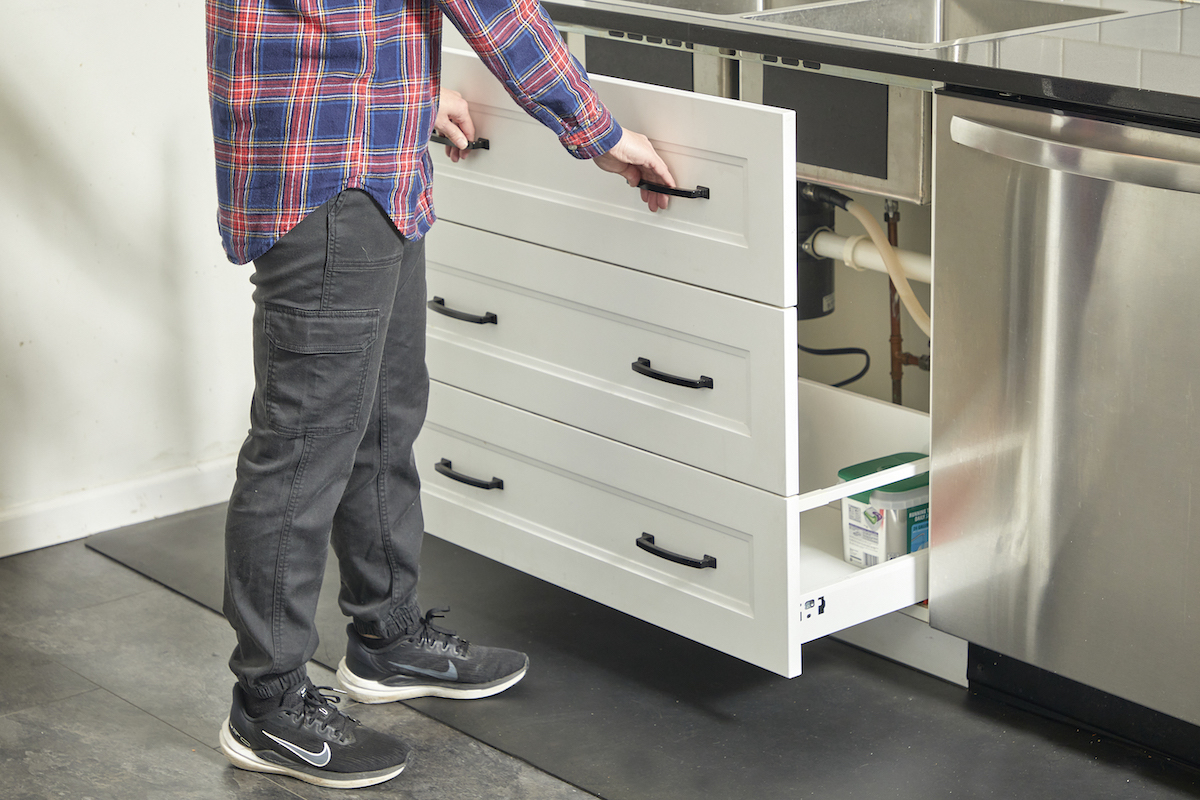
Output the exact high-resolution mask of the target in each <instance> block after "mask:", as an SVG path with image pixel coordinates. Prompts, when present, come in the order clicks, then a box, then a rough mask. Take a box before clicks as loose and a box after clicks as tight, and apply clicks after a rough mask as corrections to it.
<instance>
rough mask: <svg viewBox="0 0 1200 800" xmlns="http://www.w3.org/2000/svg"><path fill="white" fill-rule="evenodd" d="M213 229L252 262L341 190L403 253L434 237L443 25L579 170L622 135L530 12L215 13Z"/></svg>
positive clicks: (492, 2) (492, 6) (347, 9)
mask: <svg viewBox="0 0 1200 800" xmlns="http://www.w3.org/2000/svg"><path fill="white" fill-rule="evenodd" d="M206 7H207V26H208V76H209V95H210V101H211V108H212V123H213V138H214V146H215V151H216V162H217V195H218V201H219V207H218V215H217V216H218V223H219V226H220V229H221V237H222V241H223V243H224V246H225V251H226V253H227V254H228V256H229V259H230V261H233V262H235V263H238V264H244V263H246V262H248V261H251V260H253V259H255V258H258V257H259V256H260V255H262V254H263V253H265V252H266V251H267V250H268V249H269V248H270V247H271V245H272V244H274V243H275V241H276V240H277V239H278V238H279V237H280V236H282V235H283V234H284V233H286V232H287V231H288V230H290V229H291V228H292V227H293V226H295V225H296V224H297V223H298V222H300V220H302V219H304V217H305V216H306V215H308V214H309V213H310V212H312V211H313V210H314V209H316V208H317V207H319V206H320V205H321V204H323V203H324V202H326V201H327V200H329V199H331V198H332V197H334V196H336V195H337V193H338V192H340V191H342V190H343V189H362V190H364V191H366V192H368V193H369V194H370V195H371V196H372V197H374V198H375V200H376V202H378V203H379V204H380V205H381V206H382V207H383V208H385V209H388V211H389V212H390V213H391V215H392V219H393V221H394V222H395V223H396V227H397V228H398V229H399V230H400V232H401V233H402V234H404V235H405V236H406V237H408V238H410V239H417V238H420V237H421V236H423V235H424V234H425V232H426V231H428V230H429V226H430V225H432V224H433V222H434V219H435V216H434V212H433V204H432V198H431V195H430V188H431V172H432V164H431V162H430V159H429V155H428V153H427V152H426V146H427V145H428V142H429V135H430V133H431V132H432V129H433V121H434V117H435V114H436V107H437V98H438V95H439V92H440V79H439V71H440V62H441V59H440V52H441V50H440V48H441V16H442V13H443V12H444V13H445V14H446V16H447V17H448V18H449V19H450V20H451V22H453V23H454V25H455V27H457V28H458V29H459V31H460V32H461V33H462V34H463V36H464V37H465V38H466V40H467V41H468V42H470V43H471V46H472V47H473V48H475V50H476V52H478V53H479V56H480V58H481V59H482V60H483V62H484V63H485V64H486V65H487V66H488V68H489V69H490V70H491V71H492V73H493V74H495V75H496V77H497V78H498V79H499V80H500V81H501V82H502V83H503V84H504V86H505V88H506V89H507V90H508V92H509V94H511V95H512V96H513V98H514V99H515V100H516V101H517V103H518V104H519V105H520V106H521V107H522V108H524V109H525V110H526V111H527V112H529V113H530V114H531V115H533V116H534V117H536V118H537V119H538V120H540V121H541V122H542V123H543V124H545V125H546V126H547V127H549V128H550V129H551V130H553V131H554V132H555V133H556V134H557V135H558V137H559V140H560V141H561V142H562V143H563V145H564V146H565V147H567V148H568V150H569V152H571V154H572V155H574V156H576V157H577V158H592V157H594V156H597V155H599V154H601V153H604V152H606V151H607V150H608V149H610V148H611V147H612V146H613V145H615V144H616V143H617V141H618V140H619V139H620V137H621V128H620V126H619V125H617V123H616V121H615V120H613V118H612V117H611V116H610V115H609V113H608V110H607V109H605V107H604V105H603V104H602V103H601V102H600V101H599V99H597V97H596V95H595V93H594V92H593V91H592V89H591V87H590V86H589V85H588V82H587V77H586V75H585V74H584V72H583V69H582V68H581V67H580V66H579V64H578V63H577V62H576V61H575V59H574V58H572V57H571V55H570V54H569V53H568V52H567V51H566V49H565V47H564V46H563V44H562V40H561V38H560V37H559V33H558V31H557V30H556V29H555V28H554V24H553V23H552V22H551V21H550V19H549V17H548V16H547V15H546V13H545V11H544V10H543V9H542V7H541V5H540V4H539V3H538V2H537V1H536V0H436V2H435V0H207V2H206Z"/></svg>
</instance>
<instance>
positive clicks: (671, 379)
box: [629, 358, 713, 389]
mask: <svg viewBox="0 0 1200 800" xmlns="http://www.w3.org/2000/svg"><path fill="white" fill-rule="evenodd" d="M629 366H631V367H632V368H633V371H634V372H636V373H638V374H639V375H645V376H646V377H647V378H654V380H656V381H662V382H664V383H673V384H675V385H676V386H686V387H687V388H689V389H711V388H713V379H712V378H710V377H708V376H707V375H701V376H700V377H699V378H696V379H694V380H693V379H692V378H682V377H680V376H678V375H671V374H669V373H666V372H660V371H658V370H656V369H653V368H651V366H650V359H648V358H638V360H637V361H634V362H633V363H632V364H630V365H629Z"/></svg>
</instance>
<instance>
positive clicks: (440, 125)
mask: <svg viewBox="0 0 1200 800" xmlns="http://www.w3.org/2000/svg"><path fill="white" fill-rule="evenodd" d="M433 129H434V131H435V132H437V133H440V134H441V135H442V136H445V137H446V138H447V139H449V140H450V141H451V142H453V143H454V144H453V145H449V144H448V145H446V155H447V156H449V157H450V161H451V162H453V163H456V164H457V163H458V160H459V159H460V158H466V157H467V154H468V153H470V152H471V151H470V150H468V149H467V145H468V144H469V143H471V142H472V141H474V140H475V123H474V122H472V121H471V110H470V108H468V106H467V101H466V100H465V99H463V96H462V95H461V94H459V93H458V92H456V91H454V90H453V89H442V94H441V97H440V99H439V100H438V112H437V118H436V119H435V120H434V123H433Z"/></svg>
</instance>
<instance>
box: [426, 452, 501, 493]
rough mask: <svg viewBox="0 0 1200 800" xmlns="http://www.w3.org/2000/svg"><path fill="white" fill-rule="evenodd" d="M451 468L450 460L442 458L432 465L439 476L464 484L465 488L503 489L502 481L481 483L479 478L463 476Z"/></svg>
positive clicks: (493, 479) (495, 479)
mask: <svg viewBox="0 0 1200 800" xmlns="http://www.w3.org/2000/svg"><path fill="white" fill-rule="evenodd" d="M451 466H452V464H451V462H450V459H448V458H443V459H442V460H441V461H439V462H438V463H436V464H434V465H433V468H434V469H436V470H437V471H438V472H440V473H441V474H443V475H445V476H446V477H447V478H450V479H451V480H455V481H458V482H459V483H465V484H466V485H467V486H474V487H475V488H476V489H503V488H504V481H502V480H500V479H499V478H492V479H491V480H490V481H483V480H480V479H479V478H472V477H471V476H470V475H464V474H462V473H461V472H456V471H454V470H453V469H451V468H450V467H451Z"/></svg>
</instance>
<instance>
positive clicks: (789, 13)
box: [634, 0, 1180, 49]
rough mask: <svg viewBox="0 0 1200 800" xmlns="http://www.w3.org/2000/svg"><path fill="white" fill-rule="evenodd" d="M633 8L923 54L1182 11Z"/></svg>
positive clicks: (970, 1) (973, 2) (1106, 6)
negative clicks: (689, 13)
mask: <svg viewBox="0 0 1200 800" xmlns="http://www.w3.org/2000/svg"><path fill="white" fill-rule="evenodd" d="M634 1H635V2H644V3H647V4H649V5H656V6H661V7H663V8H674V9H681V10H685V11H697V12H701V13H706V14H715V15H719V16H722V17H735V18H738V19H743V20H753V21H756V22H760V23H764V24H766V25H770V26H772V27H780V28H783V29H785V30H797V31H809V32H812V33H817V34H821V35H825V36H833V37H837V38H847V39H858V40H863V41H872V42H881V43H885V44H891V45H899V46H902V47H911V48H921V49H927V48H937V47H949V46H952V45H957V44H964V43H968V42H977V41H987V40H990V39H1000V38H1004V37H1008V36H1016V35H1019V34H1025V33H1041V32H1050V31H1054V30H1058V29H1061V28H1068V27H1074V26H1078V25H1086V24H1091V23H1097V22H1110V21H1114V20H1118V19H1122V18H1126V17H1131V16H1144V15H1146V14H1154V13H1160V12H1164V11H1171V10H1175V9H1178V8H1180V3H1179V2H1177V0H1071V2H1057V0H816V1H815V2H808V3H805V2H803V0H800V1H799V2H797V0H634ZM1100 3H1103V5H1100Z"/></svg>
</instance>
